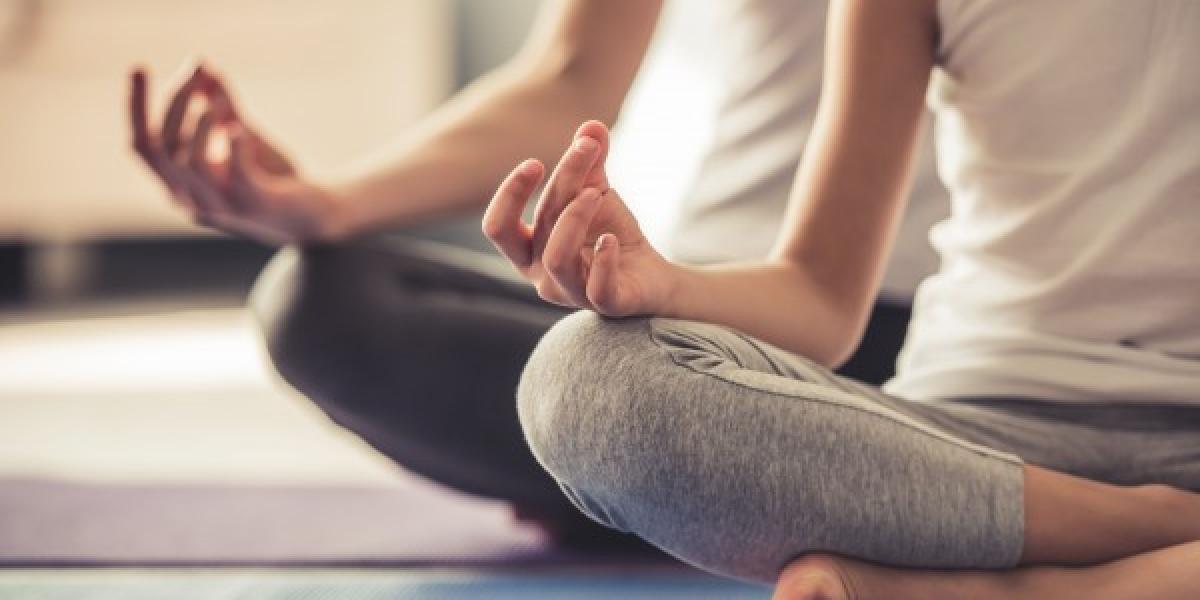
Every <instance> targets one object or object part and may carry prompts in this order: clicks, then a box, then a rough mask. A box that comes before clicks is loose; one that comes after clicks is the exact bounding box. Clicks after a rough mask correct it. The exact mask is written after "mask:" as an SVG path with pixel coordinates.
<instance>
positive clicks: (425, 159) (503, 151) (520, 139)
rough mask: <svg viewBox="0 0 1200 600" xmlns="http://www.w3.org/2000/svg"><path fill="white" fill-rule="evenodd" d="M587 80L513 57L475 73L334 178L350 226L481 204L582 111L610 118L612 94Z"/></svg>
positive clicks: (349, 231) (564, 133)
mask: <svg viewBox="0 0 1200 600" xmlns="http://www.w3.org/2000/svg"><path fill="white" fill-rule="evenodd" d="M583 89H584V86H583V85H581V84H580V83H579V81H578V76H577V75H575V74H572V73H569V72H565V71H561V70H560V71H555V70H551V69H547V68H543V67H541V66H533V65H530V66H526V65H522V64H519V63H518V64H514V65H512V66H509V67H505V68H503V69H500V70H498V71H496V72H493V73H491V74H489V75H488V76H486V77H484V78H482V79H480V80H479V81H477V82H475V83H474V84H472V85H471V86H469V87H468V88H467V89H465V90H464V91H463V92H461V93H460V94H458V95H457V96H456V97H455V98H453V99H452V100H451V101H449V102H448V103H447V104H446V105H445V106H443V107H442V108H440V109H439V110H437V111H436V112H435V113H434V114H432V115H430V116H429V117H428V118H427V119H426V121H425V122H424V123H422V125H421V126H419V128H418V129H417V130H416V131H414V132H413V133H412V134H411V135H409V136H407V137H406V138H405V139H403V140H401V141H400V143H399V144H398V145H397V146H395V147H392V148H389V149H387V150H386V151H385V152H384V153H383V154H381V155H379V156H377V157H374V158H373V159H371V160H367V161H364V162H363V163H360V164H358V165H355V167H354V168H353V170H352V171H350V172H348V173H347V174H346V175H343V176H342V177H341V178H339V181H337V182H334V183H333V184H332V185H331V190H332V192H333V194H334V196H335V197H336V198H337V199H338V202H339V203H340V204H341V205H342V207H343V212H344V215H345V220H346V223H345V226H344V227H343V230H344V231H345V233H346V235H354V234H357V233H362V232H366V231H370V230H377V229H383V228H387V227H390V226H395V225H402V224H410V223H417V222H424V221H428V220H431V219H435V218H438V217H443V216H447V215H453V214H457V213H462V212H467V211H470V210H473V209H477V208H481V207H483V206H484V205H485V204H486V203H487V201H488V199H489V198H490V196H491V192H492V190H494V189H495V187H496V185H497V184H498V183H499V181H500V180H501V179H502V178H503V176H504V174H505V173H506V172H507V170H508V169H510V168H512V166H513V165H514V164H516V163H517V162H519V161H520V160H522V159H525V158H529V157H535V158H543V159H548V158H549V157H550V156H553V155H554V154H555V153H556V152H557V151H558V149H559V148H560V147H561V146H562V145H563V143H564V141H565V140H569V139H570V136H571V132H572V130H573V128H574V127H575V126H577V125H578V124H579V122H580V121H582V120H584V119H585V118H598V119H604V120H610V121H611V120H612V119H614V118H615V116H616V109H615V105H617V104H618V103H617V102H611V101H610V102H605V101H604V99H594V98H589V97H588V96H589V95H588V94H585V93H583V91H582V90H583Z"/></svg>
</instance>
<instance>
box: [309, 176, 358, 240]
mask: <svg viewBox="0 0 1200 600" xmlns="http://www.w3.org/2000/svg"><path fill="white" fill-rule="evenodd" d="M315 187H316V194H317V196H318V198H319V200H318V201H319V202H320V203H321V206H322V207H323V210H322V211H321V216H320V223H319V224H318V226H317V227H316V229H317V231H316V232H315V236H314V237H315V238H316V239H317V241H321V242H339V241H342V240H345V239H347V238H351V237H354V236H355V235H357V234H358V233H360V232H361V231H362V229H363V223H364V222H365V220H366V218H365V216H364V215H363V214H362V210H361V204H360V203H357V202H355V201H354V195H353V194H352V192H351V190H350V189H349V187H348V186H346V185H337V184H326V185H317V186H315Z"/></svg>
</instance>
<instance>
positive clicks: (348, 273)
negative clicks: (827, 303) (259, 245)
mask: <svg viewBox="0 0 1200 600" xmlns="http://www.w3.org/2000/svg"><path fill="white" fill-rule="evenodd" d="M714 5H715V6H716V7H718V8H717V9H718V10H720V11H722V13H721V14H720V19H719V20H720V22H721V26H722V27H723V28H725V30H724V31H722V32H721V33H722V34H726V35H723V36H722V40H723V41H722V43H723V44H724V49H725V54H726V57H725V60H723V61H721V65H720V66H719V67H718V68H719V69H720V71H721V72H720V74H719V75H720V77H721V79H722V81H723V82H724V83H725V89H724V97H723V101H722V103H721V109H720V112H719V114H718V115H717V122H716V123H715V141H714V143H713V145H712V147H711V148H710V149H709V151H708V153H707V155H706V158H705V160H704V162H703V164H702V165H701V167H700V170H699V175H698V177H697V179H696V180H695V181H694V182H693V183H692V185H691V186H690V191H689V192H688V193H687V194H686V196H685V198H684V200H683V203H682V206H681V207H680V215H679V219H678V224H677V226H676V227H675V230H674V232H673V235H672V236H671V242H670V243H671V245H672V255H673V256H674V257H675V258H676V259H677V260H680V261H683V262H687V263H690V264H705V263H714V262H722V261H729V260H745V259H753V258H760V257H762V256H765V255H766V253H767V252H768V250H769V249H770V244H771V241H772V240H773V239H774V237H775V234H776V230H777V229H778V227H779V224H780V223H781V222H782V219H783V212H784V207H785V205H786V203H787V196H788V189H789V188H790V187H791V182H792V178H793V174H794V172H795V169H796V164H797V163H798V161H799V158H800V154H801V151H802V150H803V147H804V142H805V139H806V138H807V136H808V134H809V128H810V127H811V124H812V116H813V112H814V110H815V107H816V104H817V98H818V95H819V91H820V81H821V71H822V56H823V45H824V25H825V12H826V3H825V2H824V1H803V2H794V1H790V0H743V1H741V2H736V3H726V2H720V3H714ZM661 9H662V3H661V2H658V1H651V2H646V1H643V0H622V1H617V2H596V1H591V0H556V1H553V2H546V3H545V5H544V7H543V10H542V14H541V15H540V16H539V19H538V21H537V23H536V24H535V26H534V28H533V29H532V31H531V32H530V34H529V36H528V39H527V41H526V43H525V45H524V48H523V49H522V51H521V52H519V53H518V54H517V55H516V56H515V57H513V58H512V59H511V60H510V61H508V62H507V63H506V64H504V65H502V66H501V67H500V68H498V69H496V70H495V71H494V72H492V73H489V74H487V75H486V76H484V77H482V78H480V79H479V80H478V81H476V82H474V83H473V84H472V85H470V86H469V87H468V88H467V89H466V90H464V91H463V92H461V93H460V94H458V95H457V96H455V97H454V98H452V99H451V100H450V101H449V102H447V103H446V105H445V106H444V107H442V108H441V109H440V110H438V111H436V112H435V113H434V114H432V115H430V116H429V117H428V118H427V119H426V120H425V121H424V122H423V123H422V124H421V125H420V126H418V127H417V128H415V129H414V131H413V132H412V133H411V134H410V135H409V136H408V137H407V138H406V139H405V140H402V142H401V143H400V144H399V146H398V148H397V149H396V150H395V151H394V152H391V153H389V154H388V155H387V156H385V157H384V159H383V160H382V161H379V162H377V163H374V164H371V165H370V166H369V167H368V168H367V169H365V172H363V173H359V174H356V175H354V176H352V177H348V178H346V179H345V180H342V181H337V182H324V181H313V180H311V179H309V178H307V177H305V175H304V173H303V172H302V171H299V170H298V169H297V167H296V166H295V165H293V164H292V163H291V161H290V160H289V159H288V157H287V152H286V150H285V149H283V148H279V147H277V146H276V145H274V144H272V143H271V142H270V140H269V139H268V137H267V136H266V134H264V133H263V132H260V131H258V130H257V129H256V128H255V126H254V124H253V123H252V122H248V121H247V119H246V118H245V115H242V114H240V113H239V112H238V110H237V102H236V101H235V98H234V96H233V92H231V90H230V86H229V85H227V83H226V82H224V81H223V80H222V78H221V76H220V75H219V74H218V73H217V72H216V71H215V69H214V68H212V67H209V66H200V67H198V68H196V69H195V71H194V72H192V73H190V76H189V77H188V78H187V79H186V80H185V81H183V82H182V84H181V85H180V86H179V87H178V88H177V89H174V90H172V93H171V99H170V101H169V104H168V105H167V106H166V107H165V110H164V111H163V112H164V114H163V115H162V117H161V121H159V123H160V124H158V125H157V126H155V125H152V124H151V123H150V121H149V119H150V117H149V114H148V107H147V86H148V83H147V74H146V73H145V72H143V71H141V70H139V71H137V72H136V73H135V74H134V75H133V78H132V98H131V107H130V108H131V111H132V115H131V116H132V125H133V134H134V135H133V139H134V142H135V146H136V149H137V151H138V152H139V154H140V155H141V156H142V157H143V158H144V159H145V160H146V162H147V164H148V165H149V166H150V168H151V169H152V170H153V171H154V172H155V173H156V174H157V175H158V176H159V178H160V179H161V180H162V182H163V183H164V184H165V186H166V188H167V189H168V190H169V191H170V192H171V195H172V197H173V198H174V199H175V201H176V202H177V203H178V204H179V205H180V206H181V207H182V208H183V209H184V210H187V211H189V212H190V213H191V214H192V216H193V218H194V219H195V220H196V221H197V222H198V223H202V224H205V225H209V226H211V227H214V228H216V229H219V230H222V231H226V232H229V233H231V234H233V235H237V236H244V237H248V238H250V239H254V240H259V241H261V242H263V243H266V244H291V246H289V247H288V248H285V249H284V250H282V251H281V252H280V253H279V255H278V256H277V257H276V259H275V260H274V261H273V262H272V264H271V265H269V266H268V268H267V270H266V272H265V273H264V274H263V276H262V277H261V279H260V282H259V284H258V286H257V288H256V290H255V293H254V295H253V303H252V304H253V307H254V309H255V311H256V313H257V315H258V316H259V318H260V320H261V322H262V325H263V330H264V334H265V336H266V339H267V343H268V349H269V351H270V354H271V357H272V359H273V361H274V363H275V365H276V367H277V369H278V370H279V372H280V373H281V374H282V375H283V376H284V377H285V378H286V379H287V380H288V381H289V382H290V383H291V384H292V385H293V386H295V387H296V388H297V389H298V390H300V391H301V392H303V393H304V394H305V395H306V396H308V397H309V398H311V399H312V400H313V401H314V402H315V403H317V404H318V405H319V406H320V407H321V408H322V409H323V410H324V411H325V412H327V413H328V414H329V415H330V416H331V417H332V418H333V419H334V420H335V421H337V422H338V423H340V424H341V425H343V426H345V427H347V428H348V429H350V430H352V431H354V432H355V433H357V434H358V435H360V436H361V437H363V438H364V439H365V440H366V441H367V442H369V443H370V444H371V445H372V446H374V447H375V448H376V449H378V450H379V451H381V452H383V453H384V454H386V455H387V456H389V457H391V458H392V459H393V460H395V461H396V462H398V463H399V464H401V465H403V466H405V467H406V468H408V469H410V470H412V471H415V472H418V473H421V474H424V475H426V476H428V477H430V478H432V479H435V480H437V481H440V482H443V483H446V484H449V485H451V486H453V487H456V488H458V489H460V490H464V491H467V492H470V493H474V494H479V495H484V496H489V497H495V498H502V499H507V500H511V501H512V502H514V505H515V507H516V510H517V513H518V515H519V516H521V517H522V518H528V519H530V520H533V521H536V522H537V523H539V524H541V525H542V526H544V527H546V528H547V529H549V530H551V531H552V532H553V533H554V534H556V535H557V536H558V537H559V538H560V540H561V541H562V542H564V543H568V544H573V545H579V546H602V547H609V546H611V545H612V544H614V543H616V544H618V545H625V543H626V542H627V541H629V540H628V539H626V538H625V536H620V535H619V534H614V533H610V532H609V530H607V529H605V528H602V527H600V526H598V525H596V524H595V523H593V522H592V521H591V520H590V519H588V518H587V517H585V516H583V515H581V514H579V512H578V511H577V510H576V509H575V508H574V507H572V506H571V504H570V503H569V502H568V500H567V499H566V498H564V497H563V495H562V493H561V491H560V490H559V488H558V485H557V484H556V483H555V482H554V480H553V479H551V478H550V477H549V476H548V475H547V474H546V473H545V471H544V470H543V469H542V468H541V466H539V465H538V464H537V462H536V460H535V459H534V457H533V456H532V454H530V451H529V448H528V446H527V445H526V443H525V440H524V438H523V436H522V433H521V429H520V426H519V423H518V421H517V414H516V407H515V403H514V401H513V393H514V391H515V389H516V387H517V381H518V377H519V374H520V371H521V368H522V366H523V365H524V364H525V361H526V360H527V359H528V357H529V354H530V352H532V350H533V347H534V345H535V344H536V343H537V341H538V339H539V338H541V336H542V335H543V334H544V333H545V332H546V331H547V330H548V329H549V328H550V327H551V326H552V325H553V324H554V323H555V322H557V321H558V320H559V319H561V318H562V317H564V316H565V315H567V314H569V313H570V309H569V308H568V307H564V306H559V305H556V304H554V303H550V302H546V301H544V300H542V299H541V298H539V297H538V295H537V292H536V290H535V289H533V288H532V287H531V286H529V285H528V284H527V283H526V282H524V281H523V280H522V279H521V278H520V277H519V276H518V274H517V273H515V272H514V271H513V270H512V269H511V267H509V266H507V265H505V264H504V262H503V260H502V259H500V258H499V257H498V256H495V255H484V254H481V253H478V252H471V251H469V250H465V249H463V248H461V247H453V246H449V245H446V244H439V243H433V242H428V241H416V240H413V239H397V238H395V237H390V238H389V237H381V236H371V235H369V234H372V233H375V232H380V231H388V230H392V229H395V228H399V227H410V226H413V225H421V224H429V223H436V222H438V221H441V220H444V219H447V218H451V217H455V216H459V215H464V214H472V213H477V212H478V211H480V210H481V209H482V208H483V207H484V206H486V204H487V201H488V200H489V199H490V197H491V194H492V192H493V191H494V189H495V187H496V185H497V184H498V183H499V182H500V180H501V179H502V178H503V177H504V174H505V173H506V172H507V170H508V169H509V167H511V165H512V164H513V163H514V162H515V161H517V160H520V159H522V158H525V157H527V156H537V157H541V158H542V159H543V160H546V161H549V160H551V159H552V158H553V157H554V156H555V154H556V153H557V151H558V149H559V148H560V147H561V145H562V144H563V143H564V142H565V141H567V140H569V139H571V136H572V132H573V131H574V129H575V127H576V126H577V125H578V124H579V122H580V121H582V120H584V119H589V118H598V119H601V120H603V121H604V122H606V123H609V124H612V123H613V122H615V121H616V120H617V113H618V111H619V109H620V108H621V106H622V104H623V103H624V102H625V99H626V96H627V94H628V92H629V89H630V86H631V84H632V83H633V80H634V76H635V75H636V73H637V71H638V69H639V67H640V66H641V64H642V62H643V60H644V58H645V54H646V51H647V48H648V46H649V44H650V41H651V38H652V34H653V32H654V31H655V28H656V24H657V22H658V21H659V20H660V13H661ZM346 92H347V93H349V94H352V93H353V92H354V90H347V91H346ZM326 118H331V119H336V118H337V116H336V115H328V116H327V117H326ZM927 146H929V145H928V144H927ZM668 150H669V149H667V148H664V149H663V151H668ZM926 150H929V148H926ZM931 158H932V156H931V154H930V152H928V151H927V152H925V153H924V155H923V157H922V164H921V166H920V169H919V175H918V176H917V183H916V185H915V188H914V195H915V196H916V198H917V199H916V201H915V203H914V204H915V206H914V210H913V211H911V214H912V219H911V220H912V221H913V223H912V224H911V225H910V226H908V227H906V228H905V229H904V231H903V234H904V235H907V236H910V237H912V238H913V239H912V240H910V241H909V242H908V243H906V244H902V245H901V250H900V251H898V252H897V254H896V256H895V258H894V261H893V264H894V267H893V269H891V273H890V276H891V277H892V280H891V281H889V284H888V285H887V286H886V287H887V290H886V291H887V292H890V294H889V296H888V299H889V300H890V301H884V302H881V303H880V304H879V306H878V307H877V310H876V319H875V321H874V325H875V327H873V329H872V330H871V332H870V333H869V334H868V337H867V339H868V342H867V343H865V344H864V345H863V350H862V352H860V353H859V354H858V355H857V356H856V357H855V360H854V361H853V362H852V363H851V364H850V365H848V366H847V367H846V369H845V370H846V372H847V373H848V374H849V375H852V376H854V377H856V378H860V379H865V380H869V381H872V382H874V383H882V381H883V380H884V379H885V378H886V377H887V376H888V375H890V373H891V371H892V368H893V364H894V361H895V356H896V352H897V350H898V349H899V346H900V344H901V342H902V339H903V335H904V329H905V326H906V324H907V320H908V312H909V309H908V307H907V306H906V303H907V301H908V300H907V296H909V295H911V291H912V290H911V287H912V285H913V283H912V282H915V281H916V280H917V279H918V278H919V276H920V275H923V274H924V273H925V272H926V271H928V270H930V267H929V266H928V265H927V264H926V263H927V262H929V261H930V260H931V259H930V256H927V255H932V251H931V250H930V249H929V248H928V244H927V242H925V237H926V235H927V228H928V224H929V223H930V222H931V221H932V218H931V215H937V214H940V213H941V212H942V211H943V210H945V209H944V206H945V204H946V202H947V198H946V193H945V191H944V189H943V188H942V187H941V185H940V184H939V183H938V182H937V179H936V176H935V175H934V173H933V166H932V161H931ZM485 243H486V242H485ZM934 260H935V259H934Z"/></svg>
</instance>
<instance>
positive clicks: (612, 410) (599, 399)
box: [517, 311, 653, 526]
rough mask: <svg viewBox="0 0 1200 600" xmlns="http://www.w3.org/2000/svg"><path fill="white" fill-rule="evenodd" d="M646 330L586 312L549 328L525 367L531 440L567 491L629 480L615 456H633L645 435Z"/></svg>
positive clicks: (524, 408) (524, 412) (521, 403)
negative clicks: (642, 386) (643, 371)
mask: <svg viewBox="0 0 1200 600" xmlns="http://www.w3.org/2000/svg"><path fill="white" fill-rule="evenodd" d="M644 327H645V320H643V319H626V320H619V321H614V320H608V319H604V318H602V317H600V316H598V315H596V314H595V313H592V312H590V311H581V312H578V313H575V314H573V315H571V316H569V317H567V318H565V319H563V320H562V321H560V322H559V323H558V324H556V325H555V326H554V327H553V328H551V329H550V331H549V332H547V333H546V335H545V336H544V337H543V338H542V340H541V342H539V344H538V346H537V348H536V349H535V350H534V352H533V354H532V355H531V356H530V358H529V361H528V363H526V366H525V370H524V372H523V374H522V376H521V381H520V384H519V386H518V389H517V411H518V416H519V417H520V420H521V426H522V428H523V429H524V432H525V437H526V441H527V442H528V443H529V446H530V449H531V450H532V451H533V454H534V456H536V457H537V459H538V461H539V462H540V463H541V464H542V466H543V467H544V468H545V469H546V470H547V471H549V472H550V474H551V475H553V476H554V477H555V478H556V479H558V480H559V481H560V482H561V483H563V484H564V485H565V486H567V487H568V488H573V489H577V490H595V489H596V488H599V487H604V488H610V487H612V486H613V485H614V483H615V482H616V481H617V480H618V476H619V478H620V479H624V478H628V477H629V476H630V475H631V471H630V470H629V469H620V468H619V467H618V465H617V464H616V461H615V460H614V459H615V458H616V456H615V455H616V454H617V453H624V457H626V458H627V457H628V456H629V453H631V452H635V451H636V449H637V448H638V447H640V446H641V444H640V443H639V438H640V436H641V435H643V434H645V431H644V430H642V429H640V428H639V426H638V425H639V420H640V418H641V417H642V416H644V414H643V412H644V411H643V409H644V406H642V405H641V402H640V400H641V398H640V397H641V395H642V391H641V390H639V388H638V382H639V381H642V380H643V379H644V378H643V377H642V376H641V375H640V374H639V373H638V372H636V370H635V369H637V368H638V367H639V366H645V365H646V364H647V362H648V361H650V360H653V357H651V356H649V354H648V353H650V352H652V351H653V349H652V348H651V347H649V346H648V344H652V342H650V340H649V338H648V336H646V335H645V334H644V333H643V330H644ZM644 424H645V423H644V422H643V425H644ZM615 470H619V471H620V473H615V472H614V471H615ZM625 483H627V482H625ZM589 512H590V511H589ZM591 516H593V518H600V515H595V514H593V515H591ZM602 520H605V521H610V520H609V519H602ZM606 524H608V525H610V526H613V525H615V524H614V523H612V522H607V523H606Z"/></svg>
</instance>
